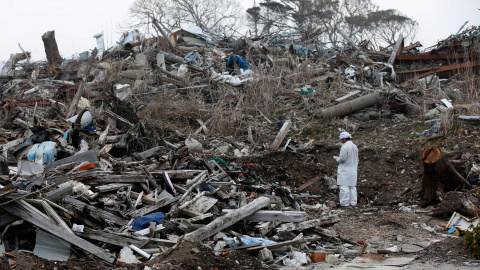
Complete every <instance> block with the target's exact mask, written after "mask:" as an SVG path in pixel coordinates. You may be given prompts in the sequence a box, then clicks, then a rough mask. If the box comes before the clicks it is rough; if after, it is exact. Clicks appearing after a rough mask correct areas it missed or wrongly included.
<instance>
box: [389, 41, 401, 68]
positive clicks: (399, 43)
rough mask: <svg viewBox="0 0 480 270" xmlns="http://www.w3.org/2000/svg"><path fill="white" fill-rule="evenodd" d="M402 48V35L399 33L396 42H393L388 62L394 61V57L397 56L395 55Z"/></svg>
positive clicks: (399, 52) (390, 63)
mask: <svg viewBox="0 0 480 270" xmlns="http://www.w3.org/2000/svg"><path fill="white" fill-rule="evenodd" d="M402 50H403V35H402V34H400V36H399V37H398V39H397V43H395V46H394V47H393V50H392V55H390V58H389V59H388V62H387V63H388V64H389V65H393V63H394V62H395V58H397V55H399V54H401V53H402Z"/></svg>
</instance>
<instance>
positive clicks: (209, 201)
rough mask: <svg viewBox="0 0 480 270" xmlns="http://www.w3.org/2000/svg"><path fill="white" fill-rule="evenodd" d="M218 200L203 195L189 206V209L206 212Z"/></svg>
mask: <svg viewBox="0 0 480 270" xmlns="http://www.w3.org/2000/svg"><path fill="white" fill-rule="evenodd" d="M217 202H218V199H215V198H212V197H207V196H203V197H201V198H199V199H198V200H197V201H196V202H195V203H194V204H192V205H190V206H188V207H187V209H188V210H191V211H194V212H197V213H201V214H205V213H206V212H207V211H208V210H210V208H212V206H214V205H215V204H216V203H217Z"/></svg>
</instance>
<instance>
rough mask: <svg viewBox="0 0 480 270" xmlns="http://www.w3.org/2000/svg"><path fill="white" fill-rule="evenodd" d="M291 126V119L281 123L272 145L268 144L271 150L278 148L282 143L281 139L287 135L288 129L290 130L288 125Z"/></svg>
mask: <svg viewBox="0 0 480 270" xmlns="http://www.w3.org/2000/svg"><path fill="white" fill-rule="evenodd" d="M291 126H292V121H290V120H287V121H285V123H283V126H282V128H281V129H280V131H279V132H278V134H277V137H275V140H274V141H273V143H272V145H271V146H270V149H271V150H273V151H276V150H278V148H279V147H280V145H281V144H282V142H283V140H284V139H285V137H286V136H287V133H288V131H289V130H290V127H291Z"/></svg>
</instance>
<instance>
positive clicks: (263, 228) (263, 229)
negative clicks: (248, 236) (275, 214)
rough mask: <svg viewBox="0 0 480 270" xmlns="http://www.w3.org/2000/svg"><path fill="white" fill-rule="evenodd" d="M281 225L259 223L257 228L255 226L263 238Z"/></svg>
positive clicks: (271, 222)
mask: <svg viewBox="0 0 480 270" xmlns="http://www.w3.org/2000/svg"><path fill="white" fill-rule="evenodd" d="M280 223H281V222H279V221H267V222H262V223H259V224H258V225H257V226H255V232H256V233H258V234H260V235H261V236H265V235H267V233H269V232H270V231H271V230H273V229H274V228H275V227H277V226H278V225H280Z"/></svg>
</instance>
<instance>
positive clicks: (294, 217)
mask: <svg viewBox="0 0 480 270" xmlns="http://www.w3.org/2000/svg"><path fill="white" fill-rule="evenodd" d="M232 211H235V209H223V210H222V212H224V213H230V212H232ZM307 219H308V215H307V213H305V212H302V211H275V210H260V211H257V212H255V213H253V214H251V215H249V216H246V217H244V218H243V220H255V221H281V222H301V221H305V220H307Z"/></svg>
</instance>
